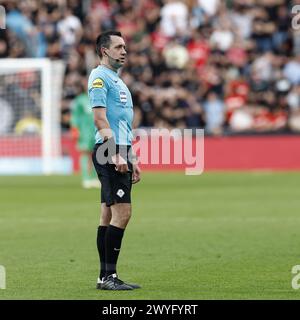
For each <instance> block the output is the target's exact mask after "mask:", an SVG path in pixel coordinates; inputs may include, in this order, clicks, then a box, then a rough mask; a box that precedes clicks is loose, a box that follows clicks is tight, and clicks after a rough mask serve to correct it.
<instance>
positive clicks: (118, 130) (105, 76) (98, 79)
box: [88, 65, 133, 145]
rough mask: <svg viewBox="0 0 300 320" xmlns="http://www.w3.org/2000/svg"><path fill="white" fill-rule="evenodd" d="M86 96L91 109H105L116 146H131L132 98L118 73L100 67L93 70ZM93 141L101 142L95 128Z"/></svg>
mask: <svg viewBox="0 0 300 320" xmlns="http://www.w3.org/2000/svg"><path fill="white" fill-rule="evenodd" d="M88 94H89V99H90V105H91V107H92V108H97V107H102V108H106V117H107V120H108V122H109V125H110V127H111V129H112V131H113V134H114V138H115V141H116V144H119V145H131V142H132V120H133V103H132V97H131V93H130V91H129V90H128V88H127V86H126V84H125V83H124V82H123V81H122V79H121V78H120V77H119V75H118V73H117V72H115V71H113V70H111V69H109V68H107V67H105V66H102V65H99V66H98V67H97V68H95V69H93V70H92V72H91V74H90V77H89V82H88ZM95 141H96V143H101V142H103V139H102V137H101V135H100V134H99V132H98V130H97V128H96V134H95Z"/></svg>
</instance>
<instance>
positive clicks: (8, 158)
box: [0, 58, 71, 174]
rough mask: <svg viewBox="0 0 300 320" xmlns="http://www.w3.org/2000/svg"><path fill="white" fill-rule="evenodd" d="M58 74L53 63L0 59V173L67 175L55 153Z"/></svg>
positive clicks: (60, 74) (59, 64) (63, 160)
mask: <svg viewBox="0 0 300 320" xmlns="http://www.w3.org/2000/svg"><path fill="white" fill-rule="evenodd" d="M64 72H65V65H64V63H63V62H62V61H58V60H57V61H52V60H49V59H47V58H41V59H30V58H28V59H27V58H26V59H10V58H8V59H1V60H0V174H55V173H60V174H67V173H70V171H71V165H70V163H69V162H70V161H69V160H68V159H67V158H64V157H62V151H61V128H60V103H61V97H62V87H63V78H64ZM1 118H2V119H1ZM1 120H2V121H1ZM1 123H2V124H1Z"/></svg>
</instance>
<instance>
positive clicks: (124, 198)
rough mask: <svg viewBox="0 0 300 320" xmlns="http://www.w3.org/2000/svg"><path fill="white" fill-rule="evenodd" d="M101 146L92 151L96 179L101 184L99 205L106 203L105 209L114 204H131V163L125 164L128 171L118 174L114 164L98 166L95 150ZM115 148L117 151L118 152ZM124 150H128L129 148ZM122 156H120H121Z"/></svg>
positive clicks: (96, 146)
mask: <svg viewBox="0 0 300 320" xmlns="http://www.w3.org/2000/svg"><path fill="white" fill-rule="evenodd" d="M100 145H101V144H96V145H95V147H94V150H93V156H92V158H93V163H94V167H95V169H96V172H97V175H98V178H99V180H100V182H101V203H106V206H107V207H110V206H111V205H113V204H115V203H131V187H132V171H133V168H132V163H131V162H129V161H128V162H127V164H128V168H129V171H128V172H127V173H120V172H118V171H116V166H115V165H114V164H110V163H106V164H99V163H98V161H97V159H96V153H97V149H98V147H99V146H100ZM118 147H119V146H117V150H118ZM125 148H127V150H128V149H130V148H131V147H130V146H126V147H125ZM121 155H122V154H121Z"/></svg>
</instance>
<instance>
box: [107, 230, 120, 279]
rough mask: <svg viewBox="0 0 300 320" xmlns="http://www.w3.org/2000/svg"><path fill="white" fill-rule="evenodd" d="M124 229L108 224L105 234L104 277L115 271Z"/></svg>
mask: <svg viewBox="0 0 300 320" xmlns="http://www.w3.org/2000/svg"><path fill="white" fill-rule="evenodd" d="M123 234H124V229H121V228H118V227H115V226H112V225H109V226H108V228H107V230H106V235H105V263H106V277H108V276H109V275H111V274H113V273H116V272H117V261H118V257H119V252H120V250H121V243H122V238H123Z"/></svg>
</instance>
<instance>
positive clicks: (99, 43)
mask: <svg viewBox="0 0 300 320" xmlns="http://www.w3.org/2000/svg"><path fill="white" fill-rule="evenodd" d="M110 36H118V37H122V34H121V32H120V31H115V30H108V31H105V32H103V33H101V34H99V36H98V37H97V40H96V52H97V54H98V56H99V57H100V58H102V52H101V48H102V47H104V48H109V45H110V44H111V38H110Z"/></svg>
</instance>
